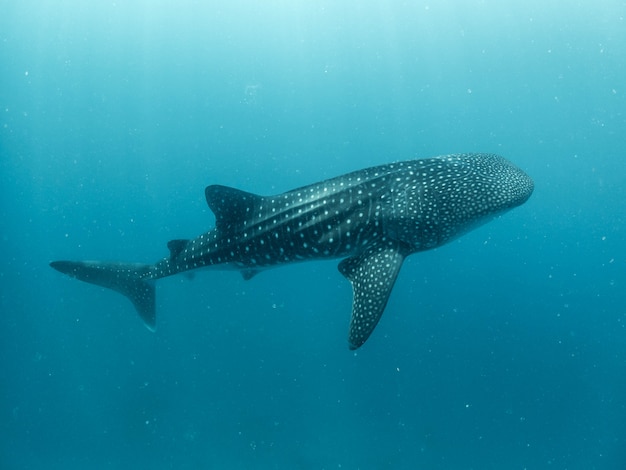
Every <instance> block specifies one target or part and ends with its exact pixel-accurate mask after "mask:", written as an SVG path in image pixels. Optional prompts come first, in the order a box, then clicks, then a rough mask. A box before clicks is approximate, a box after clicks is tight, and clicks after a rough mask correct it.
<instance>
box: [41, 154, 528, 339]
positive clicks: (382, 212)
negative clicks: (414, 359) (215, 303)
mask: <svg viewBox="0 0 626 470" xmlns="http://www.w3.org/2000/svg"><path fill="white" fill-rule="evenodd" d="M533 189H534V183H533V180H532V179H531V178H530V177H529V176H528V175H527V174H526V173H525V172H524V171H522V170H521V169H519V168H518V167H516V166H515V165H513V164H512V163H510V162H509V161H507V160H505V159H504V158H502V157H500V156H498V155H493V154H483V153H473V154H472V153H468V154H453V155H441V156H437V157H432V158H424V159H416V160H409V161H403V162H396V163H390V164H386V165H381V166H375V167H372V168H366V169H362V170H358V171H354V172H352V173H348V174H346V175H343V176H338V177H336V178H332V179H328V180H325V181H322V182H319V183H314V184H311V185H309V186H304V187H300V188H297V189H294V190H292V191H288V192H286V193H283V194H278V195H274V196H260V195H257V194H252V193H249V192H245V191H241V190H239V189H234V188H231V187H226V186H220V185H211V186H208V187H207V188H206V189H205V197H206V201H207V204H208V206H209V208H210V209H211V210H212V211H213V213H214V214H215V227H214V228H213V229H211V230H209V231H208V232H205V233H203V234H201V235H200V236H198V237H196V238H193V239H176V240H170V241H169V242H168V243H167V247H168V249H169V256H167V257H165V258H163V259H161V260H160V261H157V262H156V263H154V264H141V263H120V262H104V261H53V262H52V263H50V265H51V266H52V267H53V268H54V269H56V270H58V271H60V272H62V273H64V274H67V275H68V276H71V277H73V278H76V279H79V280H81V281H85V282H89V283H92V284H96V285H98V286H102V287H107V288H109V289H113V290H115V291H117V292H119V293H121V294H123V295H125V296H126V297H127V298H128V299H130V301H131V302H132V303H133V305H134V306H135V309H136V310H137V312H138V313H139V315H140V317H141V318H142V319H143V321H144V323H145V325H146V326H147V327H148V328H149V329H150V330H152V331H154V330H155V328H156V296H155V286H154V283H155V281H156V280H157V279H161V278H163V277H167V276H172V275H174V274H178V273H182V272H185V271H191V270H195V269H200V268H209V267H210V268H218V269H219V268H221V269H235V270H238V271H240V272H241V274H242V275H243V277H244V279H246V280H247V279H251V278H252V277H254V276H255V275H256V274H257V273H259V272H260V271H262V270H264V269H267V268H270V267H274V266H278V265H283V264H287V263H295V262H302V261H310V260H322V259H333V258H335V259H337V258H339V259H341V261H340V262H339V271H340V273H341V274H342V275H343V276H344V277H345V278H346V279H348V281H350V283H351V284H352V291H353V301H352V316H351V318H350V325H349V333H348V346H349V348H350V349H353V350H354V349H357V348H359V347H360V346H362V345H363V344H364V343H365V341H366V340H367V339H368V338H369V337H370V335H371V334H372V332H373V331H374V328H375V327H376V325H377V324H378V321H379V320H380V318H381V316H382V314H383V311H384V310H385V306H386V305H387V301H388V299H389V296H390V294H391V291H392V288H393V286H394V283H395V281H396V278H397V276H398V273H399V272H400V268H401V266H402V263H403V261H404V259H405V258H406V257H407V256H409V255H411V254H413V253H417V252H420V251H424V250H429V249H432V248H436V247H439V246H441V245H443V244H445V243H448V242H449V241H451V240H453V239H455V238H456V237H459V236H460V235H463V234H464V233H466V232H468V231H469V230H472V229H474V228H476V227H478V226H480V225H482V224H484V223H485V222H488V221H489V220H492V219H494V218H495V217H497V216H499V215H500V214H502V213H503V212H505V211H508V210H509V209H512V208H514V207H516V206H519V205H521V204H523V203H524V202H525V201H526V200H527V199H528V198H529V197H530V195H531V194H532V192H533Z"/></svg>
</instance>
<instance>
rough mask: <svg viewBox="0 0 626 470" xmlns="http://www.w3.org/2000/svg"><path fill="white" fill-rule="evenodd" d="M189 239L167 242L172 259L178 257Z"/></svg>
mask: <svg viewBox="0 0 626 470" xmlns="http://www.w3.org/2000/svg"><path fill="white" fill-rule="evenodd" d="M187 243H189V240H182V239H181V240H170V241H169V242H167V248H168V250H170V259H171V260H173V259H174V258H176V257H177V256H178V255H179V254H180V253H181V252H182V251H183V250H184V249H185V247H186V246H187Z"/></svg>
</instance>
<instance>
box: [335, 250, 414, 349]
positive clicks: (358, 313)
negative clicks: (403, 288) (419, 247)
mask: <svg viewBox="0 0 626 470" xmlns="http://www.w3.org/2000/svg"><path fill="white" fill-rule="evenodd" d="M405 253H408V250H404V249H403V248H402V246H401V244H400V243H398V242H395V241H393V240H388V241H384V242H380V243H376V244H374V245H371V246H369V247H367V249H366V250H365V251H364V252H363V253H361V254H359V255H357V256H353V257H351V258H346V259H344V260H343V261H342V262H341V263H339V271H340V272H341V274H343V275H344V276H345V277H346V278H347V279H348V280H349V281H350V282H351V283H352V291H353V299H352V317H351V318H350V331H349V333H348V344H349V346H350V349H357V348H359V347H360V346H362V345H363V343H365V341H367V338H369V336H370V335H371V334H372V331H374V328H375V327H376V325H377V324H378V320H380V317H381V316H382V314H383V311H384V310H385V306H386V305H387V300H389V295H390V294H391V290H392V289H393V285H394V284H395V282H396V278H397V277H398V273H399V272H400V268H401V267H402V262H403V261H404V258H405V256H406V255H405Z"/></svg>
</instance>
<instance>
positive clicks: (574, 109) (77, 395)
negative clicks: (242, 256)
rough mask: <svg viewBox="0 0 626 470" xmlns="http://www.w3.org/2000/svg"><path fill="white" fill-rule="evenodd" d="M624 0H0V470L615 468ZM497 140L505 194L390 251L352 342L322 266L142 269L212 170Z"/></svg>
mask: <svg viewBox="0 0 626 470" xmlns="http://www.w3.org/2000/svg"><path fill="white" fill-rule="evenodd" d="M625 17H626V3H624V1H622V0H601V1H596V2H573V3H571V4H569V3H568V4H567V7H566V6H565V2H559V1H556V0H548V1H545V0H544V1H537V0H531V1H525V2H510V1H504V2H503V1H495V0H458V1H453V0H449V1H437V2H434V1H421V0H416V1H410V2H409V1H371V2H358V1H354V0H346V1H341V2H329V1H319V2H305V1H297V0H296V1H287V0H282V1H281V0H275V1H268V2H258V1H251V0H247V1H232V2H217V1H206V2H201V1H193V0H183V1H177V2H166V1H159V0H157V1H147V0H144V1H139V0H138V1H134V2H115V1H107V2H72V1H64V2H53V1H49V0H43V1H33V0H20V1H19V2H16V1H14V2H11V1H6V2H3V4H2V15H1V16H0V64H1V66H0V216H1V218H2V230H1V232H2V239H1V241H2V257H1V258H0V279H1V284H0V285H1V286H2V287H1V292H0V305H1V314H0V467H1V468H6V469H40V468H46V469H51V468H59V469H61V468H62V469H73V468H80V469H84V468H90V469H99V468H103V469H112V468H116V469H117V468H173V469H186V468H189V469H191V468H193V469H196V468H207V469H209V468H210V469H250V468H270V469H282V468H290V469H293V468H302V469H339V468H341V469H370V468H372V469H380V468H389V469H405V468H406V469H416V468H420V469H446V470H447V469H494V470H496V469H497V470H501V469H520V470H521V469H545V468H551V469H569V470H571V469H586V470H589V469H615V470H619V469H624V468H626V250H625V248H624V245H625V243H624V242H625V241H626V236H625V231H626V230H625V229H626V226H625V223H626V204H625V202H624V201H626V86H625V84H626V61H625V60H624V57H626V19H625ZM454 152H494V153H499V154H502V155H504V156H505V157H507V158H508V159H510V160H512V161H513V162H515V163H516V164H517V165H519V166H520V167H521V168H523V169H524V170H525V171H527V172H528V173H529V174H530V175H531V176H532V177H533V179H534V180H535V185H536V189H535V193H534V194H533V196H532V198H531V199H530V200H529V201H528V202H527V203H526V204H525V205H524V206H522V207H520V208H517V209H515V210H514V211H512V212H510V213H507V214H505V215H504V216H503V217H501V218H499V219H497V220H495V221H493V222H491V223H490V224H488V225H485V226H483V227H481V228H479V229H478V230H476V231H474V232H472V233H470V234H468V235H466V236H465V237H463V238H461V239H459V240H457V241H454V242H453V243H451V244H449V245H446V246H444V247H442V248H439V249H436V250H433V251H430V252H425V253H421V254H417V255H414V256H412V257H410V258H409V259H408V260H407V261H406V262H405V265H404V267H403V269H402V272H401V275H400V278H399V280H398V282H397V284H396V286H395V288H394V292H393V294H392V297H391V299H390V302H389V304H388V306H387V310H386V312H385V315H384V316H383V319H382V320H381V323H380V324H379V325H378V327H377V329H376V331H375V332H374V334H373V335H372V337H371V338H370V340H369V341H368V342H367V343H366V344H365V346H363V347H362V348H361V349H359V350H357V351H356V352H350V351H349V350H348V348H347V343H346V335H347V326H348V321H349V314H350V308H351V307H350V306H351V288H350V285H349V283H348V282H346V280H345V279H344V278H343V277H342V276H341V275H340V274H339V272H338V271H337V268H336V264H337V263H336V262H311V263H304V264H300V265H293V266H287V267H283V268H280V269H275V270H270V271H268V272H265V273H262V274H259V275H258V276H256V277H255V278H254V279H252V280H250V281H244V280H243V279H242V278H241V276H239V275H237V274H236V273H229V272H220V271H206V272H201V273H198V275H196V276H195V279H193V280H190V279H187V278H186V277H185V276H176V277H172V278H167V279H164V280H161V281H159V283H158V287H157V291H158V294H157V295H158V306H157V312H158V330H157V332H156V333H154V334H152V333H150V332H149V331H148V330H146V328H145V327H144V326H143V324H142V323H141V321H140V320H139V318H138V317H137V315H136V313H135V311H134V309H133V307H132V305H131V304H130V303H129V302H128V301H127V300H126V299H124V298H123V297H122V296H120V295H118V294H116V293H113V292H110V291H108V290H104V289H101V288H98V287H95V286H92V285H87V284H83V283H79V282H77V281H75V280H71V279H69V278H66V277H64V276H62V275H60V274H59V273H57V272H55V271H54V270H52V269H50V268H49V266H48V262H50V261H52V260H55V259H106V260H121V261H138V262H153V261H156V260H157V259H160V258H162V257H163V256H165V255H167V249H166V243H167V241H168V240H170V239H174V238H190V237H193V236H196V235H198V234H200V233H201V232H203V231H206V230H207V229H209V228H211V227H212V226H213V224H214V217H213V214H212V213H211V212H210V210H209V209H208V207H207V206H206V203H205V201H204V187H205V186H206V185H208V184H215V183H219V184H224V185H230V186H234V187H237V188H240V189H244V190H247V191H251V192H256V193H260V194H273V193H278V192H282V191H285V190H288V189H291V188H294V187H296V186H300V185H303V184H308V183H312V182H315V181H319V180H322V179H325V178H328V177H332V176H336V175H339V174H342V173H345V172H347V171H351V170H355V169H359V168H362V167H367V166H372V165H376V164H382V163H387V162H391V161H396V160H405V159H410V158H418V157H429V156H434V155H439V154H447V153H454Z"/></svg>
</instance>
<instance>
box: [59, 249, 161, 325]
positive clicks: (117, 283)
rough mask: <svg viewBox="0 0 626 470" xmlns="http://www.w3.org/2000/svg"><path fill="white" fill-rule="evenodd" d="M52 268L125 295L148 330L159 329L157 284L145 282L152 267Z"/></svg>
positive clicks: (81, 264) (89, 264) (68, 264)
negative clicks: (157, 324) (157, 327)
mask: <svg viewBox="0 0 626 470" xmlns="http://www.w3.org/2000/svg"><path fill="white" fill-rule="evenodd" d="M50 266H51V267H53V268H54V269H56V270H57V271H60V272H62V273H63V274H67V275H68V276H70V277H74V278H76V279H79V280H81V281H85V282H89V283H91V284H95V285H97V286H101V287H107V288H109V289H113V290H114V291H117V292H119V293H120V294H124V295H125V296H126V297H127V298H128V299H129V300H130V301H131V302H132V303H133V305H134V306H135V309H137V312H138V313H139V316H140V317H141V319H142V320H143V321H144V324H145V325H146V327H148V329H149V330H150V331H154V330H155V329H156V300H155V291H154V281H151V280H145V279H143V276H145V275H146V274H147V273H148V272H149V271H150V268H151V266H150V265H149V264H138V263H107V262H101V261H53V262H52V263H50Z"/></svg>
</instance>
